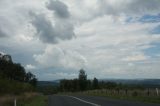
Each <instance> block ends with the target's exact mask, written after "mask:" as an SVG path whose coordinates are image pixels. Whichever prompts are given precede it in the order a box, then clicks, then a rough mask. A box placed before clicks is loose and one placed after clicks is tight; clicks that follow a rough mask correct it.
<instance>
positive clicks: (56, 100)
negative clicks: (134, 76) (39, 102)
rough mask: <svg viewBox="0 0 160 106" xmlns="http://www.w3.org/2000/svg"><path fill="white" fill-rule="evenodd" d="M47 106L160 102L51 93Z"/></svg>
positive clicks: (130, 105)
mask: <svg viewBox="0 0 160 106" xmlns="http://www.w3.org/2000/svg"><path fill="white" fill-rule="evenodd" d="M48 105H49V106H160V104H149V103H140V102H133V101H124V100H115V99H108V98H105V97H97V96H65V95H51V96H49V101H48Z"/></svg>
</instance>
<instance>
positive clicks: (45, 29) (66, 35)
mask: <svg viewBox="0 0 160 106" xmlns="http://www.w3.org/2000/svg"><path fill="white" fill-rule="evenodd" d="M47 8H48V9H49V10H52V11H54V15H53V17H52V18H53V19H51V18H47V17H46V14H35V13H33V12H31V13H30V15H31V16H33V20H32V21H31V23H32V25H33V26H34V27H35V29H36V31H37V34H38V36H39V39H40V40H41V41H43V42H44V43H54V44H56V43H58V42H59V41H61V40H70V39H72V38H73V37H75V33H74V25H73V24H72V22H71V21H70V18H69V16H70V14H69V11H68V7H67V6H66V5H65V4H64V3H62V2H60V1H52V0H50V2H49V4H47ZM54 16H58V17H54ZM59 17H60V18H59Z"/></svg>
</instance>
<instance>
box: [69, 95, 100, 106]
mask: <svg viewBox="0 0 160 106" xmlns="http://www.w3.org/2000/svg"><path fill="white" fill-rule="evenodd" d="M68 97H71V98H74V99H77V100H79V101H81V102H84V103H88V104H91V105H93V106H101V105H98V104H95V103H92V102H88V101H85V100H82V99H80V98H77V97H74V96H68Z"/></svg>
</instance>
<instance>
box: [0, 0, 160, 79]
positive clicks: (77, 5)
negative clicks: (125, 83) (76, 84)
mask: <svg viewBox="0 0 160 106" xmlns="http://www.w3.org/2000/svg"><path fill="white" fill-rule="evenodd" d="M0 20H1V21H0V53H2V54H9V55H11V56H12V60H13V62H15V63H21V65H22V66H24V68H25V70H26V71H27V72H28V71H30V72H32V73H33V74H34V75H36V77H37V78H38V79H39V80H43V81H47V80H56V79H64V78H65V79H67V78H68V79H73V78H77V77H78V71H79V70H80V69H84V70H85V72H86V73H87V75H88V76H87V77H88V79H93V78H94V77H96V78H98V79H105V78H111V79H159V78H160V70H159V69H160V0H118V1H117V0H92V1H91V0H83V1H78V0H65V1H64V0H34V1H33V0H27V1H21V0H14V1H11V0H1V1H0Z"/></svg>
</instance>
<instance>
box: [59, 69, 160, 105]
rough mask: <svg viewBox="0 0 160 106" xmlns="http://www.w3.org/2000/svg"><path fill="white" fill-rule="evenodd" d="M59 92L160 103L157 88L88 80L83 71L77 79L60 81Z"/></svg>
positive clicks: (94, 79) (95, 79)
mask: <svg viewBox="0 0 160 106" xmlns="http://www.w3.org/2000/svg"><path fill="white" fill-rule="evenodd" d="M58 89H59V92H60V93H61V94H70V95H92V96H104V97H109V98H115V99H123V100H134V101H141V102H150V103H160V95H159V91H158V88H156V87H147V88H146V87H144V86H142V85H129V84H121V83H115V82H108V81H105V82H104V81H98V79H97V78H93V80H89V79H87V75H86V73H85V71H84V70H83V69H81V70H80V71H79V76H78V78H77V79H70V80H67V79H63V80H61V81H60V86H59V88H58Z"/></svg>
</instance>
